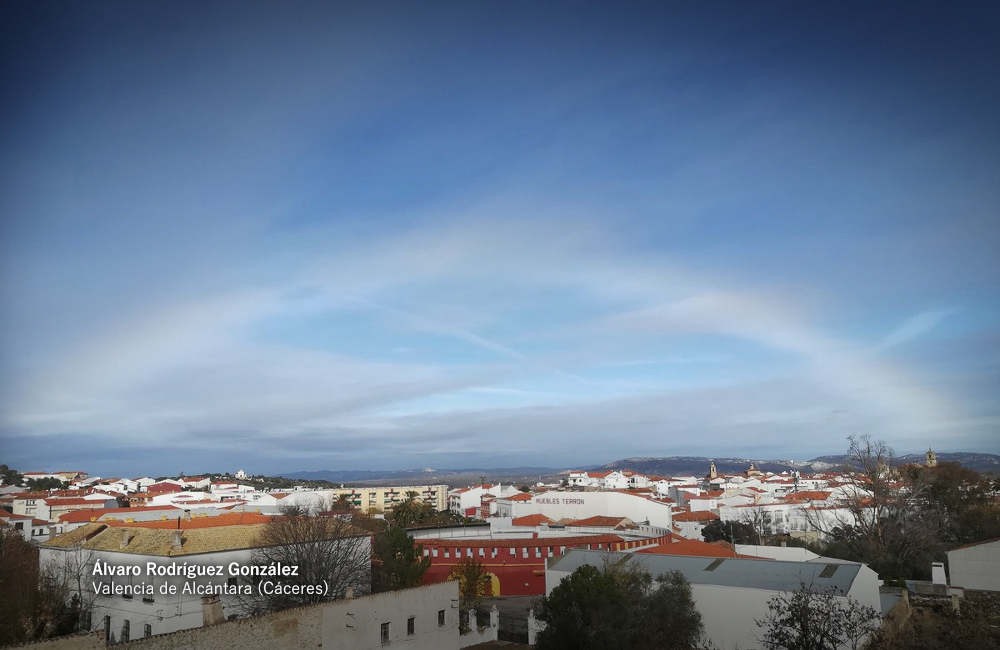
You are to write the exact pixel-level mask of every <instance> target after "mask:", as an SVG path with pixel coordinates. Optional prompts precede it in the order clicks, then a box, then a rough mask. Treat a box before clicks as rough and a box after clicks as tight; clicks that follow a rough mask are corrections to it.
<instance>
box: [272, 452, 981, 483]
mask: <svg viewBox="0 0 1000 650" xmlns="http://www.w3.org/2000/svg"><path fill="white" fill-rule="evenodd" d="M937 459H938V462H940V463H945V462H952V463H959V464H961V465H964V466H965V467H968V468H970V469H974V470H976V471H978V472H984V473H990V474H1000V456H997V455H995V454H976V453H968V452H955V453H939V454H938V455H937ZM713 461H714V462H715V468H716V469H717V470H718V471H719V473H722V474H734V473H737V472H743V471H745V470H746V469H747V468H748V467H750V463H751V462H752V463H753V464H754V467H756V468H757V469H759V470H761V471H762V472H774V473H776V474H780V473H781V472H787V471H791V470H792V469H793V468H794V469H796V470H798V471H800V472H804V473H814V472H824V471H829V470H831V469H836V468H838V467H844V466H848V465H850V458H849V457H848V456H820V457H818V458H813V459H812V460H806V461H792V460H758V459H750V458H707V457H703V456H667V457H663V458H648V457H646V458H623V459H622V460H616V461H614V462H612V463H607V464H605V465H595V466H592V467H574V468H572V469H586V470H593V471H609V470H614V469H631V470H634V471H636V472H639V473H642V474H656V475H660V476H704V475H705V474H707V473H708V465H709V463H711V462H713ZM896 462H897V464H901V465H902V464H906V463H923V462H924V455H923V454H908V455H906V456H901V457H899V458H897V459H896ZM568 473H569V469H558V468H553V467H505V468H492V469H482V468H479V469H477V468H463V469H435V468H433V467H427V468H424V469H407V470H322V471H315V472H293V473H290V474H283V476H284V477H285V478H290V479H300V480H305V481H329V482H331V483H344V484H355V485H356V484H365V483H382V484H386V485H406V484H412V485H426V484H438V483H444V484H447V485H472V484H473V483H477V482H478V481H479V480H480V479H481V478H483V479H485V480H487V481H492V482H503V483H517V484H523V483H534V482H536V481H539V480H542V481H552V480H558V479H560V478H564V477H565V476H566V475H567V474H568Z"/></svg>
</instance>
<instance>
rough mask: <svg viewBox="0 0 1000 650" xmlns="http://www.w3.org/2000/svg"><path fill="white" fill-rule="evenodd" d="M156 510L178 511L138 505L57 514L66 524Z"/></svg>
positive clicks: (86, 509) (171, 508) (170, 507)
mask: <svg viewBox="0 0 1000 650" xmlns="http://www.w3.org/2000/svg"><path fill="white" fill-rule="evenodd" d="M156 511H163V513H164V514H168V513H177V512H180V510H178V509H177V508H174V507H173V506H140V507H138V508H83V509H81V510H74V511H73V512H67V513H66V514H64V515H59V521H61V522H63V523H67V524H76V523H81V522H83V523H86V522H88V521H90V520H91V519H92V518H94V519H100V518H101V517H105V516H108V515H112V516H114V515H121V516H123V517H125V518H127V517H128V515H130V514H136V513H139V512H156Z"/></svg>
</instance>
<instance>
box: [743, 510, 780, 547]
mask: <svg viewBox="0 0 1000 650" xmlns="http://www.w3.org/2000/svg"><path fill="white" fill-rule="evenodd" d="M740 523H743V524H746V525H748V526H750V527H751V528H752V529H753V536H754V541H753V543H754V544H763V543H764V540H765V539H767V538H768V537H771V536H772V535H774V520H773V518H772V517H771V513H770V512H768V511H767V510H765V509H764V508H762V507H761V506H750V507H749V508H744V509H743V513H742V515H741V516H740Z"/></svg>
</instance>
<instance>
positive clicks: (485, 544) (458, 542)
mask: <svg viewBox="0 0 1000 650" xmlns="http://www.w3.org/2000/svg"><path fill="white" fill-rule="evenodd" d="M417 541H418V542H419V543H420V544H423V545H424V546H425V547H427V546H439V547H448V548H454V547H456V546H459V547H469V548H480V547H482V548H494V547H495V548H510V547H515V548H519V547H521V546H532V547H534V546H583V545H585V544H607V543H609V542H621V541H624V540H623V539H622V538H621V537H619V536H618V535H611V534H606V535H570V536H567V537H521V538H519V539H483V538H476V539H471V538H467V539H462V538H459V539H420V540H417Z"/></svg>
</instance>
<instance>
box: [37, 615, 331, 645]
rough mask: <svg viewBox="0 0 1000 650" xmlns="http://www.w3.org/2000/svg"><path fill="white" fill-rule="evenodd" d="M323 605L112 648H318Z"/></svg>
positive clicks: (320, 642)
mask: <svg viewBox="0 0 1000 650" xmlns="http://www.w3.org/2000/svg"><path fill="white" fill-rule="evenodd" d="M322 608H323V606H322V605H310V606H307V607H298V608H296V609H289V610H285V611H283V612H275V613H273V614H268V615H266V616H260V617H257V618H243V619H238V620H235V621H226V622H225V623H219V624H218V625H213V626H210V627H197V628H192V629H190V630H180V631H179V632H172V633H170V634H160V635H157V636H151V637H149V638H145V639H133V640H132V641H128V642H126V643H119V644H116V645H114V646H108V647H109V648H111V647H113V648H121V649H122V650H188V649H190V650H201V649H204V650H243V649H244V648H252V647H258V648H288V649H289V650H299V649H301V650H305V649H306V648H309V649H311V650H314V649H315V648H318V647H322V645H323V644H322V623H323V613H322V612H323V609H322ZM102 646H103V644H102ZM44 650H49V649H48V648H45V649H44Z"/></svg>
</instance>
